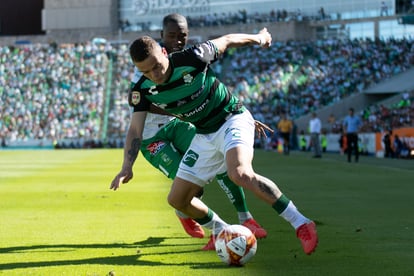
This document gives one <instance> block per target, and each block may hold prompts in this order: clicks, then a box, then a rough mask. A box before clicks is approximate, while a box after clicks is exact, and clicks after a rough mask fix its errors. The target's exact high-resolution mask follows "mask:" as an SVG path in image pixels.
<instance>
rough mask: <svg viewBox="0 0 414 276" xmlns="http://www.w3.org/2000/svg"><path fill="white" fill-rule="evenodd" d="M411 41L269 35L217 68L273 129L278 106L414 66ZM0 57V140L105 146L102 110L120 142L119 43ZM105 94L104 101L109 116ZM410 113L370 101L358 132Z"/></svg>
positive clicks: (339, 94) (304, 102) (124, 73)
mask: <svg viewBox="0 0 414 276" xmlns="http://www.w3.org/2000/svg"><path fill="white" fill-rule="evenodd" d="M412 42H413V41H412V40H410V39H402V40H396V39H390V40H386V41H372V40H334V39H330V40H324V41H315V42H309V41H303V42H299V41H296V42H293V41H290V42H286V43H282V42H277V43H275V44H274V45H273V46H272V47H271V48H270V49H269V50H266V51H262V50H260V49H259V48H249V49H248V50H247V49H238V50H237V51H236V50H234V51H232V52H230V54H228V55H227V56H226V57H224V58H223V59H222V60H221V62H220V63H219V66H220V68H218V69H219V70H218V71H219V72H221V74H222V79H223V80H225V82H226V83H227V84H228V85H229V87H230V88H231V90H232V92H233V93H235V94H237V95H238V96H239V98H240V100H241V101H242V102H244V103H245V104H246V106H247V107H248V108H249V109H250V110H251V111H252V113H253V115H254V117H255V118H256V119H258V120H260V121H262V122H264V123H266V124H268V125H270V126H271V127H273V128H275V126H276V124H277V122H278V121H279V119H280V116H281V114H282V113H285V112H286V113H287V114H288V115H289V117H290V118H292V119H295V118H298V117H300V116H302V115H305V114H308V113H309V112H312V111H314V110H317V109H319V108H321V107H323V106H326V105H329V104H332V103H335V102H337V101H340V100H341V99H343V98H345V97H347V96H348V95H350V94H352V93H359V92H360V91H362V90H363V89H365V88H367V87H368V86H370V85H372V84H374V83H377V82H380V81H381V80H384V79H386V78H389V77H391V76H393V75H395V74H398V73H401V72H403V71H405V70H406V69H407V68H410V67H412V66H413V61H414V44H413V43H412ZM108 57H110V58H111V59H112V61H113V63H111V62H110V61H111V60H110V59H109V58H108ZM0 60H1V64H0V137H1V138H3V139H2V140H5V141H6V143H7V142H10V141H24V140H27V139H52V140H56V141H61V140H63V139H77V138H81V139H82V141H91V140H93V141H95V142H93V143H90V142H89V145H91V144H92V145H99V146H105V145H104V144H103V143H102V142H101V141H99V139H101V137H103V136H102V131H106V127H104V122H105V120H103V118H104V117H105V116H107V118H108V120H107V125H106V126H107V134H108V135H107V137H108V138H109V139H110V141H109V142H108V143H109V146H111V147H118V146H122V142H121V141H122V140H123V136H124V135H125V131H126V129H127V127H128V123H129V115H130V110H129V107H128V105H127V101H126V98H127V91H128V88H129V85H130V79H131V74H132V72H133V67H132V65H131V62H130V58H129V54H128V47H127V45H125V44H117V45H110V44H99V45H97V44H93V43H90V42H86V43H83V44H75V45H72V44H68V45H55V44H50V45H25V46H3V47H1V48H0ZM110 63H111V64H113V66H109V64H110ZM111 74H112V77H110V76H111ZM108 78H109V79H110V81H109V82H108ZM108 83H111V86H110V87H107V86H108ZM106 89H109V93H106V92H105V91H106ZM106 95H108V96H109V97H110V98H109V99H108V100H109V102H110V103H111V105H110V106H109V109H108V111H107V113H105V99H107V98H106ZM409 100H412V99H407V102H409ZM386 110H388V111H386ZM413 110H414V106H413V104H412V101H411V102H410V103H409V104H404V105H401V106H394V107H384V106H373V107H370V108H368V109H367V110H365V111H364V113H363V114H362V115H363V116H362V117H363V118H364V119H365V122H366V123H365V125H364V130H365V131H380V130H383V129H385V128H395V127H400V126H402V125H406V124H409V125H412V121H413ZM407 114H409V115H407ZM374 118H375V119H374ZM104 128H105V129H104ZM332 131H334V132H335V131H340V130H336V129H335V127H333V129H332ZM81 146H82V145H81Z"/></svg>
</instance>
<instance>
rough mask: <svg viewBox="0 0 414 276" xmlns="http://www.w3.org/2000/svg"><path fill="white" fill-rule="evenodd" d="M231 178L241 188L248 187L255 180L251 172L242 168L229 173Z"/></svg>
mask: <svg viewBox="0 0 414 276" xmlns="http://www.w3.org/2000/svg"><path fill="white" fill-rule="evenodd" d="M227 173H228V176H229V178H230V179H231V180H232V181H233V182H234V183H235V184H236V185H239V186H241V187H246V186H248V185H249V183H250V182H251V181H252V179H253V174H252V173H249V171H247V170H245V169H244V168H242V167H240V168H237V169H235V170H232V171H228V172H227Z"/></svg>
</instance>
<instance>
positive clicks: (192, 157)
mask: <svg viewBox="0 0 414 276" xmlns="http://www.w3.org/2000/svg"><path fill="white" fill-rule="evenodd" d="M198 156H199V155H198V153H196V152H194V151H192V150H189V151H187V153H186V154H185V155H184V157H183V163H184V164H185V165H187V166H189V167H193V166H194V164H195V163H196V162H197V159H198Z"/></svg>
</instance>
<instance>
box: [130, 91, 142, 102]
mask: <svg viewBox="0 0 414 276" xmlns="http://www.w3.org/2000/svg"><path fill="white" fill-rule="evenodd" d="M140 101H141V94H140V93H139V92H138V91H132V93H131V103H132V104H133V105H137V104H139V102H140Z"/></svg>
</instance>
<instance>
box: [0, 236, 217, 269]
mask: <svg viewBox="0 0 414 276" xmlns="http://www.w3.org/2000/svg"><path fill="white" fill-rule="evenodd" d="M168 239H187V238H176V237H174V238H165V237H149V238H147V239H146V240H144V241H140V242H135V243H112V244H50V245H46V244H45V245H32V246H14V247H6V248H0V254H6V253H7V254H10V253H28V252H33V251H37V250H41V251H48V252H65V251H66V252H67V251H71V250H76V249H88V248H90V249H110V248H115V249H119V248H136V249H138V252H137V253H135V254H130V255H117V256H109V257H97V258H85V259H77V260H54V261H27V262H14V263H3V264H1V263H0V271H2V270H7V269H17V268H31V267H47V266H66V265H90V264H101V265H140V266H182V265H187V266H191V267H193V268H195V269H200V268H213V269H214V268H218V267H223V265H222V264H221V263H215V262H211V263H205V262H204V263H201V262H199V263H197V262H193V263H191V262H185V263H168V262H157V261H148V260H140V258H141V257H143V256H150V255H169V254H187V253H192V252H197V251H199V249H195V250H178V247H177V245H173V244H167V245H163V244H161V243H162V242H164V241H166V240H168ZM189 245H191V244H185V245H183V246H189ZM169 246H174V247H176V248H177V250H175V251H174V252H157V253H149V254H142V253H141V252H140V249H142V248H150V247H169ZM65 249H66V250H65Z"/></svg>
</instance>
